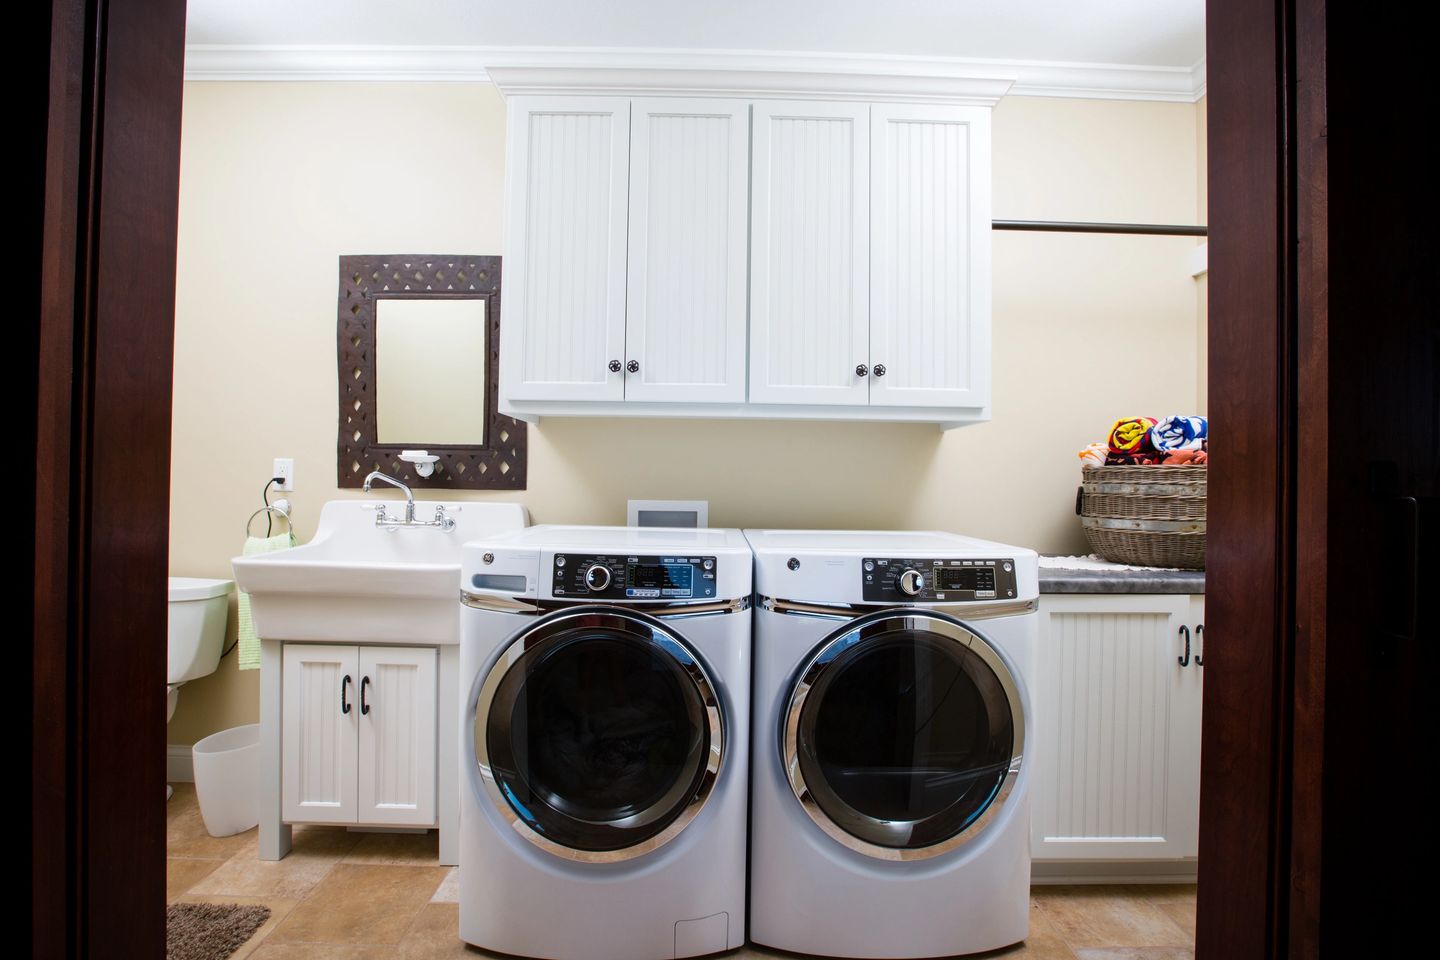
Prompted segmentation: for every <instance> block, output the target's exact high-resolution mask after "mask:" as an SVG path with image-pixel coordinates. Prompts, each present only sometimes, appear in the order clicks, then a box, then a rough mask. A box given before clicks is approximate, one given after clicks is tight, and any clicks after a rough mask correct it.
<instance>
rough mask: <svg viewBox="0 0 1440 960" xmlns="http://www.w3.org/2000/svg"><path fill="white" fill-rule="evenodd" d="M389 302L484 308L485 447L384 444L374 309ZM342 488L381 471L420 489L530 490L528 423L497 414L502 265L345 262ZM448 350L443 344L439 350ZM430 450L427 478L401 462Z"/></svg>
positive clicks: (468, 260)
mask: <svg viewBox="0 0 1440 960" xmlns="http://www.w3.org/2000/svg"><path fill="white" fill-rule="evenodd" d="M384 299H396V300H400V299H408V300H425V299H437V300H438V299H469V300H484V301H485V443H484V444H483V445H482V444H454V445H449V446H434V445H429V444H422V443H420V442H419V441H415V442H411V443H404V444H401V443H380V442H379V440H378V435H377V422H376V400H377V397H376V394H375V391H376V383H375V343H376V329H375V320H376V305H377V301H378V300H384ZM338 332H339V338H338V339H339V350H338V354H337V355H338V357H339V374H340V419H339V423H340V443H339V453H338V462H337V473H338V479H339V485H340V487H341V488H346V487H360V486H363V485H364V482H365V476H366V475H367V474H368V473H370V471H372V470H380V471H383V472H385V473H388V474H390V475H391V476H392V477H395V478H396V479H398V480H402V481H404V482H405V483H406V484H408V485H409V486H411V487H414V488H416V489H421V490H423V489H449V490H524V489H525V462H526V459H527V451H526V430H525V424H524V422H522V421H520V420H515V419H513V418H511V417H507V416H503V415H501V413H500V412H499V403H498V399H499V387H498V379H499V367H500V258H499V257H460V256H441V255H418V254H405V255H399V254H397V255H393V256H377V255H362V256H342V257H341V258H340V306H339V328H338ZM441 347H442V348H443V345H441ZM422 445H423V446H424V447H425V449H426V450H428V451H429V452H430V453H432V454H435V455H437V456H439V458H440V459H439V460H438V461H437V462H436V464H435V472H434V473H433V474H431V475H430V476H429V477H420V476H418V475H417V474H416V473H415V467H414V465H413V464H410V463H406V462H405V461H404V460H401V459H400V452H401V450H405V449H409V448H412V447H416V446H422Z"/></svg>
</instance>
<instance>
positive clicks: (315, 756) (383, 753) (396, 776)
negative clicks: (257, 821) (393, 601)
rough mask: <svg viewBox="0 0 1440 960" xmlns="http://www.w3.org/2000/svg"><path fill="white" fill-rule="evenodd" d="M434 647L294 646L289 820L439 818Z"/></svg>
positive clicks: (286, 729) (286, 778) (420, 821)
mask: <svg viewBox="0 0 1440 960" xmlns="http://www.w3.org/2000/svg"><path fill="white" fill-rule="evenodd" d="M437 657H438V653H437V651H436V649H435V648H434V647H379V646H352V645H342V644H285V646H284V650H283V654H282V662H283V678H282V686H283V703H282V707H281V748H280V754H281V777H280V780H281V817H282V819H283V820H284V821H286V822H287V823H332V824H335V823H346V824H349V823H354V824H376V825H389V826H412V827H430V826H434V825H435V823H436V810H435V801H436V767H435V761H436V728H437V724H438V711H437V706H438V701H437V670H436V662H437Z"/></svg>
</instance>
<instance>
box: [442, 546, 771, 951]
mask: <svg viewBox="0 0 1440 960" xmlns="http://www.w3.org/2000/svg"><path fill="white" fill-rule="evenodd" d="M751 562H752V561H751V554H750V548H749V546H748V545H747V543H746V541H745V538H744V536H743V535H742V534H741V532H740V531H738V530H703V529H702V530H693V529H689V530H681V529H656V528H624V527H569V526H536V527H530V528H528V529H525V530H521V531H516V532H514V533H513V534H505V535H501V536H497V537H495V538H493V539H487V540H484V541H477V542H474V543H471V544H468V545H467V546H466V549H465V555H464V559H463V563H462V571H463V592H462V597H461V599H462V606H461V620H462V622H461V648H460V664H461V676H462V678H464V679H465V682H466V683H467V685H468V691H467V698H466V700H465V701H464V702H465V706H466V708H467V713H466V721H465V731H464V734H463V736H464V741H465V749H464V757H465V767H466V771H465V776H464V778H463V781H462V782H463V784H464V789H463V790H462V800H461V821H460V833H461V852H460V935H461V937H462V938H463V939H464V940H466V941H468V942H469V943H472V944H475V945H476V946H480V947H483V948H485V949H487V950H493V951H499V952H503V953H508V954H516V955H519V956H524V957H546V958H554V960H659V958H662V957H664V958H669V957H688V956H697V955H700V954H706V953H715V952H719V951H722V950H727V949H730V948H733V947H738V946H740V945H741V944H742V943H743V942H744V939H745V854H746V844H745V828H746V804H747V800H748V767H749V741H750V730H749V719H750V626H751V618H750V595H751Z"/></svg>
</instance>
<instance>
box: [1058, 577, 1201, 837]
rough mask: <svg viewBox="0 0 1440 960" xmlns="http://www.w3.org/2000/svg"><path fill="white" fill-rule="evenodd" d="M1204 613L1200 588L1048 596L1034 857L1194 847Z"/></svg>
mask: <svg viewBox="0 0 1440 960" xmlns="http://www.w3.org/2000/svg"><path fill="white" fill-rule="evenodd" d="M1203 620H1204V597H1198V596H1197V597H1191V596H1186V595H1154V594H1123V595H1122V594H1104V595H1078V594H1076V595H1071V594H1047V595H1045V596H1043V597H1041V601H1040V647H1039V657H1038V659H1037V662H1036V668H1035V676H1034V678H1033V679H1032V690H1031V699H1032V701H1033V703H1034V704H1035V718H1036V722H1037V724H1038V727H1037V731H1036V733H1037V735H1036V739H1035V753H1036V760H1037V766H1036V768H1035V769H1036V781H1035V784H1034V792H1033V794H1032V796H1033V798H1034V800H1033V806H1032V813H1031V820H1032V831H1033V833H1032V837H1031V840H1032V843H1031V848H1032V849H1031V853H1032V856H1033V857H1034V859H1035V860H1037V861H1047V860H1050V861H1122V860H1128V861H1146V860H1150V861H1162V860H1172V861H1173V860H1186V859H1191V858H1194V857H1195V856H1196V853H1197V849H1198V838H1199V811H1200V703H1201V698H1200V692H1201V680H1202V674H1203V666H1202V663H1203V652H1202V648H1203V640H1199V639H1198V638H1200V637H1203V633H1204V629H1203ZM1187 648H1188V651H1189V652H1188V656H1187Z"/></svg>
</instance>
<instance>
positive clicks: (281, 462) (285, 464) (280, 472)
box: [270, 457, 295, 493]
mask: <svg viewBox="0 0 1440 960" xmlns="http://www.w3.org/2000/svg"><path fill="white" fill-rule="evenodd" d="M270 476H272V477H280V478H281V479H280V482H279V483H277V484H275V486H274V488H273V489H275V490H279V491H282V492H284V493H289V492H291V491H292V490H294V489H295V461H294V460H291V459H289V458H283V459H282V458H281V457H276V458H275V471H274V472H273V473H271V474H270Z"/></svg>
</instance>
